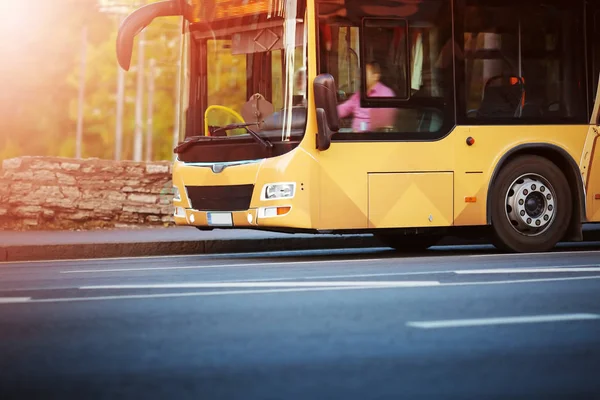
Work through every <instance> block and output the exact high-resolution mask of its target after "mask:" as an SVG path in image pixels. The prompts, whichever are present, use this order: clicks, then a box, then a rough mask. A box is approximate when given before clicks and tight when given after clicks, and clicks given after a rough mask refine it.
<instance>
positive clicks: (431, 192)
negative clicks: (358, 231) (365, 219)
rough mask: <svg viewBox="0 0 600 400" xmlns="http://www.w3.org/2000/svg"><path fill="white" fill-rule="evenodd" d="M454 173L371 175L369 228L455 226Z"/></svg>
mask: <svg viewBox="0 0 600 400" xmlns="http://www.w3.org/2000/svg"><path fill="white" fill-rule="evenodd" d="M453 183H454V182H453V173H452V172H430V173H429V172H428V173H396V174H369V228H398V227H399V228H411V227H417V226H426V227H439V226H449V225H452V221H453V215H452V213H453V203H452V202H453V199H452V197H453V196H452V194H453Z"/></svg>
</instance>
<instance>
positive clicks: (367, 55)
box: [362, 18, 410, 100]
mask: <svg viewBox="0 0 600 400" xmlns="http://www.w3.org/2000/svg"><path fill="white" fill-rule="evenodd" d="M362 35H363V40H362V41H363V43H364V50H363V51H364V53H363V54H364V56H363V60H364V64H363V65H364V66H365V68H364V69H363V72H364V74H363V82H364V83H365V88H366V90H365V91H364V95H365V96H366V97H367V98H375V97H391V98H396V99H401V100H408V99H409V84H408V64H409V60H410V58H409V49H408V40H407V39H408V38H407V36H408V25H407V23H406V20H379V19H370V18H369V19H364V20H363V29H362Z"/></svg>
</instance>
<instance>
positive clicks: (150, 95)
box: [146, 58, 156, 161]
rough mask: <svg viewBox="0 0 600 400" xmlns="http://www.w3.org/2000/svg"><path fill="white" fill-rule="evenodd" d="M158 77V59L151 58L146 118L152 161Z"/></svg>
mask: <svg viewBox="0 0 600 400" xmlns="http://www.w3.org/2000/svg"><path fill="white" fill-rule="evenodd" d="M155 77H156V60H155V59H154V58H152V59H150V65H149V70H148V111H147V112H148V115H147V119H146V161H152V135H153V132H152V130H153V126H152V125H153V124H154V121H153V117H154V79H155Z"/></svg>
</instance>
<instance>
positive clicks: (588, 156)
mask: <svg viewBox="0 0 600 400" xmlns="http://www.w3.org/2000/svg"><path fill="white" fill-rule="evenodd" d="M590 7H591V8H592V10H590V11H591V12H589V13H588V15H591V16H592V18H593V21H592V23H591V24H590V26H593V28H591V31H590V32H589V35H588V37H589V41H590V43H592V46H593V48H592V52H591V55H592V63H591V65H592V75H591V76H592V80H593V88H594V89H595V93H596V96H595V98H594V108H593V112H592V117H591V121H590V129H589V131H588V135H587V138H586V141H585V147H584V149H583V154H582V158H581V163H580V168H581V171H582V176H583V179H584V184H585V189H586V194H587V219H588V221H590V222H592V221H593V222H600V144H599V143H600V40H599V39H598V38H600V6H599V5H597V4H594V5H590Z"/></svg>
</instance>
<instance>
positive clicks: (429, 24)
mask: <svg viewBox="0 0 600 400" xmlns="http://www.w3.org/2000/svg"><path fill="white" fill-rule="evenodd" d="M343 7H345V8H346V10H345V11H343V12H342V11H341V10H339V9H335V10H334V9H332V8H330V7H324V6H323V7H320V10H319V12H320V15H319V50H320V52H319V55H320V56H319V68H320V73H328V74H331V75H333V77H334V79H335V82H336V86H337V88H338V115H339V117H340V127H341V129H340V131H339V133H338V134H336V135H334V136H335V137H334V138H333V139H334V140H363V139H365V138H368V139H369V140H378V139H380V140H398V139H400V140H402V139H405V138H407V139H408V138H411V139H412V138H414V139H417V140H427V139H432V138H437V137H441V136H443V135H444V134H446V133H447V132H448V131H449V130H450V129H451V128H452V126H453V125H454V78H453V75H452V74H453V63H452V57H453V46H452V45H451V44H452V40H451V33H452V14H451V8H450V2H448V1H445V0H428V1H427V2H419V3H418V4H415V5H411V6H410V7H404V6H398V7H377V6H373V7H371V6H370V5H369V4H365V3H353V2H346V3H345V5H344V6H343ZM446 43H449V45H448V46H445V44H446ZM444 46H445V47H444ZM443 48H445V49H446V50H447V51H448V50H449V52H447V53H446V54H445V56H444V57H442V56H441V52H442V49H443ZM441 61H444V62H441ZM448 73H449V74H450V75H448ZM357 133H360V134H359V135H357ZM407 134H408V135H407Z"/></svg>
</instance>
